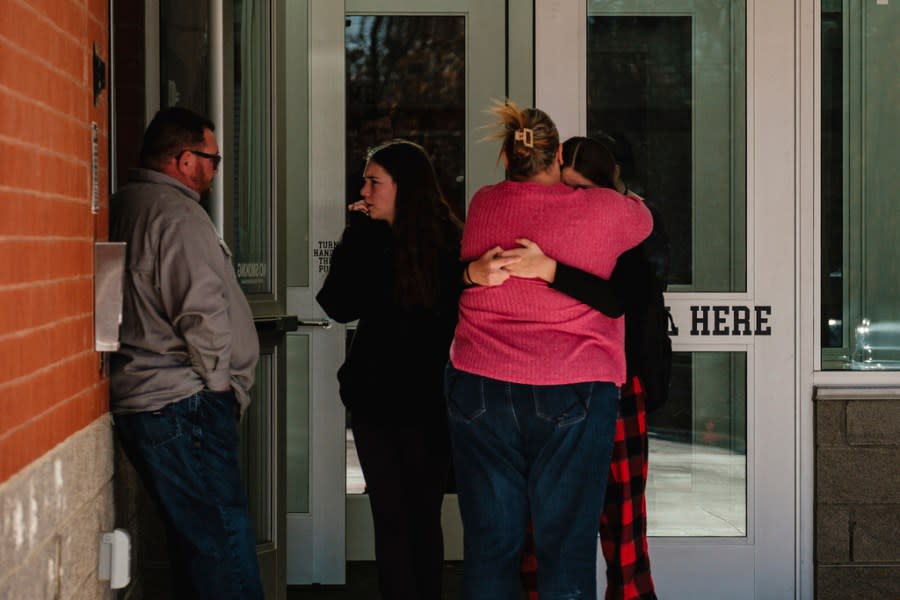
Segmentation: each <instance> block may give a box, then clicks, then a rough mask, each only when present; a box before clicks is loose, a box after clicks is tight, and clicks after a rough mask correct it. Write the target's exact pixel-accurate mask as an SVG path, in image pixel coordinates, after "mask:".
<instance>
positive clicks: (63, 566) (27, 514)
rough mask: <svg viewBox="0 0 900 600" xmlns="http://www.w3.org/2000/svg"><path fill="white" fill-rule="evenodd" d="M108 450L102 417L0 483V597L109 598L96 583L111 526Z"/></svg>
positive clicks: (109, 434)
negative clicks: (102, 537)
mask: <svg viewBox="0 0 900 600" xmlns="http://www.w3.org/2000/svg"><path fill="white" fill-rule="evenodd" d="M112 477H113V445H112V430H111V424H110V418H109V416H108V415H104V416H103V417H101V418H100V419H97V420H96V421H94V422H93V423H92V424H91V425H89V426H87V427H85V428H84V429H82V430H81V431H79V432H77V433H75V434H73V435H72V436H70V437H69V438H68V439H66V440H65V441H64V442H62V443H61V444H59V445H58V446H56V447H55V448H54V449H53V450H51V451H49V452H48V453H47V454H45V455H44V456H43V457H41V458H40V459H38V460H37V461H35V462H34V463H32V464H31V465H29V466H28V467H27V468H26V469H25V470H23V471H22V472H20V473H18V474H16V475H15V476H13V477H12V479H10V480H8V481H6V482H5V483H3V484H2V485H0V514H2V523H0V598H28V599H29V600H42V599H53V600H69V599H75V600H98V599H99V600H102V599H106V598H113V597H114V595H113V592H112V591H111V590H110V589H109V582H106V581H100V580H98V579H97V563H98V558H99V551H100V535H101V533H103V532H105V531H111V530H112V528H113V482H112Z"/></svg>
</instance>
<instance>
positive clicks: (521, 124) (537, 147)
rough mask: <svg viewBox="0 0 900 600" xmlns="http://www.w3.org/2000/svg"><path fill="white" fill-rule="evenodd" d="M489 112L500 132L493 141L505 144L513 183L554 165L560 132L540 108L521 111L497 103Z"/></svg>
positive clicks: (508, 170) (510, 102) (508, 104)
mask: <svg viewBox="0 0 900 600" xmlns="http://www.w3.org/2000/svg"><path fill="white" fill-rule="evenodd" d="M488 112H490V113H491V114H493V115H495V116H496V117H497V125H499V126H500V130H499V131H498V132H497V133H496V134H494V136H493V137H497V138H500V139H502V140H503V144H502V145H501V147H500V152H501V154H503V153H505V154H506V160H507V162H508V166H507V168H506V170H507V172H508V173H509V176H510V178H511V179H514V180H519V181H521V180H523V179H528V178H529V177H531V176H533V175H537V174H538V173H542V172H543V171H546V170H547V169H548V168H549V167H550V166H551V165H552V164H553V161H554V160H556V151H557V149H558V148H559V131H557V129H556V124H555V123H554V122H553V119H551V118H550V116H549V115H548V114H547V113H545V112H544V111H542V110H540V109H538V108H526V109H520V108H519V107H518V106H517V105H516V104H515V102H512V101H507V102H505V103H499V102H498V103H497V105H496V106H494V108H492V109H491V110H490V111H488Z"/></svg>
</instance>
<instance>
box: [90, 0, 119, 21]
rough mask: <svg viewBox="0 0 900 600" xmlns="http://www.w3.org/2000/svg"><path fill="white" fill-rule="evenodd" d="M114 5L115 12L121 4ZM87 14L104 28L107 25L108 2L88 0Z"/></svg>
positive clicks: (105, 0) (104, 0)
mask: <svg viewBox="0 0 900 600" xmlns="http://www.w3.org/2000/svg"><path fill="white" fill-rule="evenodd" d="M116 4H117V6H116V10H118V8H119V7H118V4H121V2H117V3H116ZM88 14H89V15H90V18H91V19H93V20H94V21H96V22H98V23H102V24H104V26H106V24H108V23H109V2H108V1H107V0H88Z"/></svg>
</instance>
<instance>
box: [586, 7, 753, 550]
mask: <svg viewBox="0 0 900 600" xmlns="http://www.w3.org/2000/svg"><path fill="white" fill-rule="evenodd" d="M634 4H641V5H642V6H634ZM654 4H655V5H658V4H659V3H651V2H638V3H629V6H628V7H627V11H628V12H625V11H623V10H622V9H621V8H620V4H619V3H614V2H604V1H599V0H598V1H594V2H590V3H589V4H588V18H587V79H588V87H587V89H588V94H587V130H588V135H589V136H593V137H595V138H597V139H602V140H605V141H606V143H608V144H609V145H610V146H611V147H612V148H613V149H614V152H615V154H616V156H617V159H618V162H619V164H620V165H621V167H622V178H623V180H624V181H625V183H626V185H627V186H628V187H629V188H630V189H632V190H634V191H636V192H637V193H638V194H640V195H641V196H642V197H643V198H644V199H645V200H646V201H647V202H648V203H649V204H651V205H652V206H653V207H654V208H655V209H656V211H657V215H658V216H659V217H660V220H661V221H662V223H661V224H659V223H658V224H657V227H658V228H659V227H662V229H663V230H664V231H665V233H666V236H667V238H668V240H669V244H670V252H669V260H668V262H667V264H665V265H658V269H659V270H660V271H662V272H665V273H666V279H667V281H668V284H669V291H670V296H671V292H674V293H676V294H677V293H685V292H743V291H745V290H746V275H745V274H746V251H745V247H746V208H745V204H746V203H745V182H744V177H743V172H744V167H743V165H744V162H745V147H746V136H745V135H744V128H743V126H739V125H735V124H738V123H743V122H744V121H745V120H746V116H745V114H744V97H745V85H744V81H745V79H746V77H745V73H746V67H745V62H746V59H745V52H744V23H745V18H744V7H743V4H742V3H741V2H731V3H727V4H723V3H721V2H691V3H684V2H682V3H677V2H676V3H675V4H681V6H677V7H673V6H671V4H672V3H669V4H668V5H666V6H665V8H664V9H663V10H661V9H660V8H658V7H655V6H653V5H654ZM689 4H690V5H691V6H688V5H689ZM673 8H674V9H676V10H673ZM689 8H690V10H688V9H689ZM638 9H640V11H638ZM634 12H639V14H634ZM724 24H727V25H728V26H727V27H724V26H723V25H724ZM699 114H702V115H703V118H702V119H698V118H696V115H699ZM685 329H687V328H685ZM746 368H747V364H746V357H745V355H744V354H743V353H730V352H729V353H722V352H683V353H676V355H675V359H674V365H673V382H672V394H671V397H670V398H669V401H668V403H667V404H666V405H665V406H664V407H662V408H661V409H660V410H659V411H657V412H655V413H653V414H651V415H650V416H649V418H648V427H649V431H650V463H651V464H652V465H654V468H653V469H651V476H650V480H649V482H648V494H647V496H648V497H647V502H648V510H649V515H650V526H649V529H650V535H663V536H688V537H692V536H741V537H743V536H745V535H746V531H747V530H746V496H745V491H746V447H747V445H746V439H747V435H746V407H747V405H746V383H745V382H746V377H747V371H746Z"/></svg>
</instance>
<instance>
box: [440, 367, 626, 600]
mask: <svg viewBox="0 0 900 600" xmlns="http://www.w3.org/2000/svg"><path fill="white" fill-rule="evenodd" d="M445 392H446V395H447V406H448V410H449V413H450V439H451V443H452V449H453V461H454V463H453V464H454V468H455V469H456V481H457V492H458V495H459V508H460V513H461V515H462V522H463V533H464V540H463V546H464V559H465V563H464V566H463V598H464V599H465V600H481V599H484V600H519V599H520V598H521V597H522V584H521V581H520V575H519V573H520V565H521V559H522V551H523V546H524V543H525V528H526V526H527V523H528V519H529V517H530V518H531V520H532V522H533V525H534V542H535V554H536V555H537V564H538V595H539V596H540V598H541V600H556V599H562V598H566V599H573V598H584V599H590V600H594V598H596V597H597V596H596V594H597V591H596V587H597V579H596V578H597V575H596V566H597V523H598V522H599V520H600V513H601V512H602V511H603V497H604V494H605V490H606V477H607V474H608V472H609V461H610V455H611V452H612V441H613V434H614V433H615V423H616V412H617V409H618V397H619V392H618V389H617V388H616V386H615V385H613V384H612V383H606V382H587V383H576V384H570V385H549V386H538V385H524V384H516V383H509V382H505V381H498V380H495V379H490V378H487V377H482V376H480V375H474V374H472V373H467V372H464V371H459V370H457V369H455V368H453V366H452V365H448V366H447V370H446V374H445Z"/></svg>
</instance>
